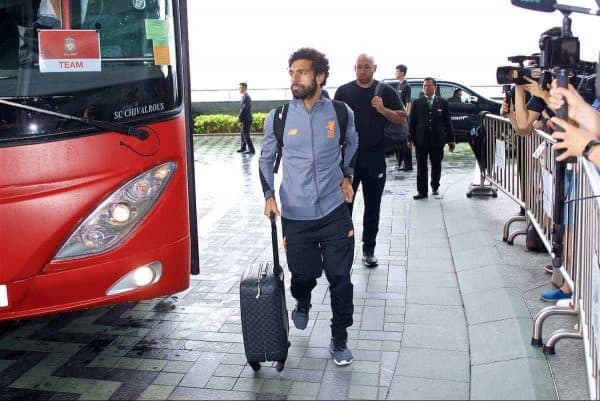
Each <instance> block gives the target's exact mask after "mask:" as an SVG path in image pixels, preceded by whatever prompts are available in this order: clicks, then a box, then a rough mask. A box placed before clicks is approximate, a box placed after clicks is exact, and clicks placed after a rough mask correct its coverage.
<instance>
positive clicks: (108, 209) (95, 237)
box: [54, 162, 176, 260]
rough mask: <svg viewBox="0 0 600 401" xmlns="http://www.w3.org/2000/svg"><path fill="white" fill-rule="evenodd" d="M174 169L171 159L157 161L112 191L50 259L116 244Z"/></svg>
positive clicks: (154, 199)
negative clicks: (158, 164) (157, 163)
mask: <svg viewBox="0 0 600 401" xmlns="http://www.w3.org/2000/svg"><path fill="white" fill-rule="evenodd" d="M175 168H176V164H175V162H168V163H164V164H161V165H160V166H157V167H154V168H153V169H151V170H148V171H146V172H144V173H142V174H140V175H138V176H137V177H135V178H134V179H132V180H131V181H129V182H128V183H126V184H125V185H123V186H122V187H120V188H119V189H117V190H116V191H115V192H113V193H112V194H111V195H110V196H109V197H108V198H107V199H105V200H104V201H103V202H102V203H101V204H100V205H99V206H98V207H96V209H95V210H94V211H93V212H92V213H91V214H90V215H89V216H88V217H87V218H86V219H85V220H84V221H83V223H81V224H80V225H79V226H78V227H77V228H76V229H75V231H74V232H73V233H72V234H71V235H70V236H69V238H68V239H67V241H66V242H65V243H64V245H63V246H62V247H61V248H60V250H59V251H58V253H57V254H56V256H55V257H54V259H55V260H57V259H66V258H77V257H82V256H88V255H93V254H96V253H100V252H105V251H107V250H109V249H111V248H113V247H115V246H116V245H117V244H119V243H120V242H121V241H122V240H123V239H125V238H126V237H127V235H128V234H129V233H130V232H131V231H132V230H133V229H134V228H135V227H136V226H137V225H138V224H139V223H140V222H141V221H142V220H143V219H144V217H145V216H146V214H147V213H148V211H149V210H150V209H151V208H152V206H153V205H154V204H155V203H156V200H157V199H158V197H159V196H160V194H161V193H162V191H163V190H164V189H165V187H166V186H167V184H168V182H169V181H170V179H171V177H172V176H173V172H174V171H175Z"/></svg>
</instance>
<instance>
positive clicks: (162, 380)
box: [152, 372, 185, 386]
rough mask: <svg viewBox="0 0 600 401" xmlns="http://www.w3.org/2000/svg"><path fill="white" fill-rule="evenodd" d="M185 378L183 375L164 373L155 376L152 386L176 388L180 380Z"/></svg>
mask: <svg viewBox="0 0 600 401" xmlns="http://www.w3.org/2000/svg"><path fill="white" fill-rule="evenodd" d="M183 376H185V375H184V374H183V373H166V372H163V373H161V374H159V375H158V376H156V379H154V382H152V384H156V385H160V386H177V385H178V384H179V382H180V381H181V379H183Z"/></svg>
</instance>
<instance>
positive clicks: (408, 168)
mask: <svg viewBox="0 0 600 401" xmlns="http://www.w3.org/2000/svg"><path fill="white" fill-rule="evenodd" d="M402 171H413V168H412V167H404V168H403V169H402Z"/></svg>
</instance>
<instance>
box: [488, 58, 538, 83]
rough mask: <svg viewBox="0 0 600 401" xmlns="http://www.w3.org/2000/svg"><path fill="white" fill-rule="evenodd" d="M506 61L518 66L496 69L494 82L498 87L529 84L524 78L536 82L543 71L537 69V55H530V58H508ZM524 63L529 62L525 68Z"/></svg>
mask: <svg viewBox="0 0 600 401" xmlns="http://www.w3.org/2000/svg"><path fill="white" fill-rule="evenodd" d="M508 61H510V62H511V63H517V64H519V65H518V66H514V65H508V66H502V67H498V68H497V69H496V80H497V81H498V85H510V84H516V85H525V84H528V83H529V82H528V81H526V80H525V77H528V78H530V79H533V80H536V81H537V80H539V79H540V78H541V76H542V73H543V70H542V69H541V68H540V67H539V62H540V55H539V54H532V55H531V56H522V55H518V56H511V57H509V58H508ZM525 61H529V62H530V63H529V65H528V66H527V67H525V65H524V63H525Z"/></svg>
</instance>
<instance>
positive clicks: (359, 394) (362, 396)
mask: <svg viewBox="0 0 600 401" xmlns="http://www.w3.org/2000/svg"><path fill="white" fill-rule="evenodd" d="M378 394H379V388H378V387H371V386H358V385H355V384H350V388H349V389H348V399H349V400H376V399H377V395H378Z"/></svg>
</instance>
